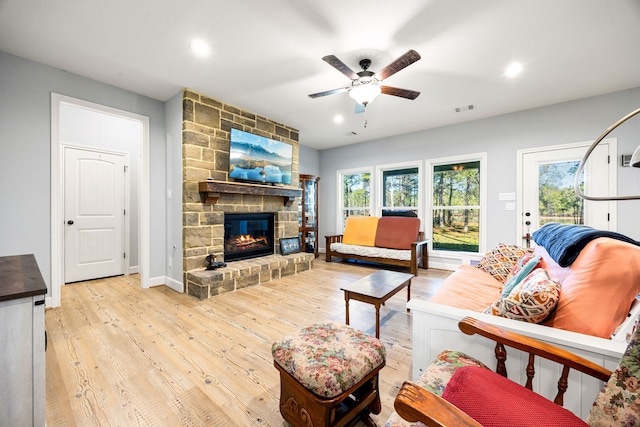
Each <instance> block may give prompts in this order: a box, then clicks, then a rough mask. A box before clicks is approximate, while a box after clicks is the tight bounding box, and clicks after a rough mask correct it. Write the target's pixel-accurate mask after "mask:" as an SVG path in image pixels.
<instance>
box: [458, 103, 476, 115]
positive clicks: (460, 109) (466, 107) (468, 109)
mask: <svg viewBox="0 0 640 427" xmlns="http://www.w3.org/2000/svg"><path fill="white" fill-rule="evenodd" d="M475 108H476V106H475V105H473V104H469V105H465V106H464V107H456V108H454V110H455V112H456V113H462V112H463V111H471V110H473V109H475Z"/></svg>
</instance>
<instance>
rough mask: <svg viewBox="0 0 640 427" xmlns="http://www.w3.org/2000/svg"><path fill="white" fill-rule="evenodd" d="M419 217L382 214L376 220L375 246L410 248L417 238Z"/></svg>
mask: <svg viewBox="0 0 640 427" xmlns="http://www.w3.org/2000/svg"><path fill="white" fill-rule="evenodd" d="M419 231H420V218H411V217H401V216H383V217H382V218H380V221H378V232H377V233H376V241H375V246H377V247H379V248H389V249H411V243H413V242H415V241H417V240H418V232H419Z"/></svg>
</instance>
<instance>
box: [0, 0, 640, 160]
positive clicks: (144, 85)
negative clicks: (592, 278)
mask: <svg viewBox="0 0 640 427" xmlns="http://www.w3.org/2000/svg"><path fill="white" fill-rule="evenodd" d="M196 38H198V39H202V40H205V41H206V42H208V43H209V44H210V46H211V54H210V55H209V56H208V57H206V58H202V57H197V56H194V55H193V54H192V53H191V52H190V49H189V46H190V43H191V42H192V40H193V39H196ZM409 49H415V50H416V51H417V52H418V53H419V54H420V55H421V56H422V59H421V60H420V61H418V62H416V63H414V64H413V65H410V66H409V67H407V68H405V69H404V70H402V71H400V72H399V73H397V74H395V75H393V76H391V77H389V78H388V79H387V80H385V81H384V84H387V85H390V86H396V87H401V88H406V89H412V90H417V91H420V92H421V95H420V96H419V97H418V98H417V99H416V100H414V101H409V100H405V99H402V98H397V97H393V96H389V95H381V96H379V97H378V98H377V99H376V100H375V102H373V103H371V105H370V106H369V107H368V108H367V119H368V126H367V128H364V126H363V125H364V119H365V118H364V114H358V115H356V114H354V101H353V100H352V99H351V98H349V96H348V94H347V93H341V94H335V95H331V96H327V97H323V98H318V99H310V98H309V97H308V96H307V95H308V94H310V93H315V92H320V91H324V90H329V89H335V88H339V87H345V86H348V85H349V83H350V81H349V79H347V77H345V76H344V75H343V74H341V73H340V72H338V71H337V70H335V69H334V68H332V67H331V66H329V65H328V64H326V63H325V62H324V61H322V59H321V58H322V57H323V56H325V55H329V54H333V55H336V56H337V57H338V58H340V59H341V60H342V61H343V62H345V63H346V64H347V65H349V66H350V67H351V68H352V69H353V70H354V71H359V70H360V69H359V66H358V62H359V60H360V59H362V58H365V57H367V58H370V59H371V60H372V65H371V68H370V69H371V70H372V71H376V70H379V69H381V68H382V67H384V66H386V65H387V64H389V63H390V62H391V61H393V60H394V59H396V58H397V57H398V56H400V55H402V54H403V53H404V52H406V51H407V50H409ZM0 50H2V51H5V52H8V53H11V54H14V55H18V56H21V57H24V58H28V59H31V60H34V61H37V62H41V63H43V64H47V65H51V66H53V67H56V68H59V69H62V70H66V71H69V72H72V73H75V74H79V75H81V76H85V77H89V78H91V79H94V80H98V81H101V82H105V83H108V84H111V85H114V86H117V87H120V88H123V89H127V90H130V91H133V92H136V93H139V94H143V95H146V96H149V97H151V98H154V99H158V100H161V101H165V100H167V99H169V98H171V97H172V96H173V95H175V94H177V93H178V92H179V91H180V90H181V89H182V88H184V87H189V88H192V89H194V90H196V91H198V92H201V93H204V94H206V95H208V96H211V97H213V98H217V99H220V100H223V101H225V102H227V103H229V104H232V105H235V106H237V107H240V108H243V109H246V110H249V111H252V112H255V113H257V114H260V115H263V116H266V117H269V118H271V119H273V120H276V121H279V122H282V123H285V124H287V125H289V126H292V127H294V128H297V129H299V130H300V142H301V143H302V144H304V145H307V146H310V147H314V148H317V149H324V148H329V147H335V146H339V145H344V144H351V143H355V142H360V141H366V140H371V139H377V138H382V137H386V136H390V135H395V134H402V133H408V132H414V131H418V130H421V129H428V128H433V127H439V126H444V125H449V124H454V123H460V122H464V121H470V120H476V119H480V118H484V117H490V116H495V115H498V114H504V113H509V112H513V111H519V110H524V109H529V108H534V107H539V106H543V105H549V104H554V103H559V102H564V101H569V100H573V99H579V98H583V97H587V96H592V95H598V94H603V93H609V92H614V91H618V90H624V89H630V88H635V87H640V0H606V1H605V0H526V1H524V0H485V1H478V0H475V1H473V0H430V1H425V0H402V1H390V0H389V1H382V0H367V1H357V0H322V1H317V0H314V1H312V0H270V1H259V0H253V1H251V0H233V1H223V0H107V1H105V0H58V1H42V0H0ZM512 61H520V62H521V63H522V64H523V65H524V71H523V73H522V74H521V75H520V76H519V77H518V78H516V79H508V78H506V77H505V76H504V74H503V73H504V69H505V67H506V66H507V65H508V64H509V63H511V62H512ZM469 104H473V105H474V106H475V109H473V110H471V111H466V112H461V113H456V112H455V111H454V109H455V108H456V107H460V106H465V105H469ZM337 114H341V115H343V116H344V118H345V120H344V122H343V123H342V124H335V123H334V121H333V119H334V116H335V115H337ZM352 132H355V133H357V135H353V134H352Z"/></svg>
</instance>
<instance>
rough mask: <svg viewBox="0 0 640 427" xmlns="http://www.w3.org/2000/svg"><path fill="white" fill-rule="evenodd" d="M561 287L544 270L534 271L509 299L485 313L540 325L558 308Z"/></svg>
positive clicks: (493, 305)
mask: <svg viewBox="0 0 640 427" xmlns="http://www.w3.org/2000/svg"><path fill="white" fill-rule="evenodd" d="M559 298H560V285H559V284H558V283H556V282H554V281H553V280H551V279H549V276H548V275H547V272H546V271H544V270H543V269H542V268H538V269H535V270H533V271H532V272H531V273H529V275H528V276H527V277H525V279H524V280H523V281H522V282H521V283H520V284H519V285H517V286H516V287H515V288H513V290H512V291H511V293H510V294H509V296H508V297H506V298H502V299H500V300H499V301H496V302H494V303H493V304H491V305H490V306H489V307H487V309H486V310H485V311H484V312H485V313H488V314H492V315H494V316H500V317H506V318H508V319H515V320H521V321H524V322H529V323H540V322H542V321H543V320H544V319H546V318H547V317H548V316H549V314H551V312H552V311H553V310H554V309H555V308H556V305H557V304H558V299H559Z"/></svg>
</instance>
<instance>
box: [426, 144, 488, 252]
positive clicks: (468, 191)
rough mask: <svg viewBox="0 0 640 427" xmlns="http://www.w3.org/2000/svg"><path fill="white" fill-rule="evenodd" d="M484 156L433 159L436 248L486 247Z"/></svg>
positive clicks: (475, 249)
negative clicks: (437, 160) (484, 237)
mask: <svg viewBox="0 0 640 427" xmlns="http://www.w3.org/2000/svg"><path fill="white" fill-rule="evenodd" d="M474 157H475V158H474ZM478 157H480V158H478ZM484 158H485V156H484V155H480V156H478V155H475V156H472V157H465V158H449V159H444V161H439V162H431V168H430V169H431V171H432V173H431V179H432V183H431V184H432V185H431V188H432V195H433V197H432V199H431V205H432V207H431V216H432V227H431V233H432V235H431V241H432V245H433V249H435V250H448V251H460V252H480V251H481V250H484V248H483V245H482V242H483V241H484V239H482V238H481V236H482V235H483V234H482V232H483V230H484V223H485V221H484V215H482V214H483V212H484V211H485V209H484V208H483V203H484V202H483V199H484V197H483V194H484V181H485V179H484V178H483V177H484V176H486V173H485V171H484V169H485V168H484V166H483V164H484V163H485V162H484Z"/></svg>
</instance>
